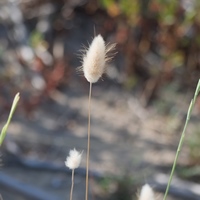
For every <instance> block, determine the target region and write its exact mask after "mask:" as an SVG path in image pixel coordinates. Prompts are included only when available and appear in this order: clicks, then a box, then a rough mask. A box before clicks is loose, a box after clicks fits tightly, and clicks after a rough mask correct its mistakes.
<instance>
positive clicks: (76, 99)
mask: <svg viewBox="0 0 200 200" xmlns="http://www.w3.org/2000/svg"><path fill="white" fill-rule="evenodd" d="M102 85H103V86H101V83H99V84H97V85H94V87H93V94H92V105H91V160H90V168H91V170H93V171H96V172H98V173H101V174H102V175H103V176H105V177H106V176H111V175H114V176H122V175H124V174H125V173H128V174H129V176H131V177H133V179H136V180H138V179H139V180H140V183H141V184H143V183H146V180H147V179H148V178H149V177H152V175H153V174H155V173H158V172H159V171H158V168H157V169H156V170H155V168H154V167H152V166H156V165H161V166H162V165H163V166H170V165H171V163H172V161H173V159H174V155H175V154H174V153H175V150H176V146H177V143H178V137H177V136H175V135H174V134H172V132H173V131H177V127H178V126H179V123H180V122H179V121H176V124H175V125H174V123H175V122H174V121H173V122H171V119H168V118H167V117H164V116H161V115H158V114H157V113H156V111H155V109H152V108H144V107H143V106H142V105H141V104H140V101H139V100H138V99H137V98H136V97H135V96H134V95H133V94H131V93H130V92H125V91H123V90H121V89H118V88H116V87H113V86H109V85H107V83H103V84H102ZM78 88H79V89H78ZM87 93H88V92H87V84H85V85H84V84H83V85H81V83H77V84H76V85H75V84H74V85H72V86H71V87H69V88H68V89H67V90H66V91H65V92H63V93H60V92H55V93H53V94H52V99H51V100H48V102H47V103H45V104H44V105H42V107H41V108H38V109H37V110H35V111H34V113H33V115H32V119H31V120H30V119H27V118H25V117H24V116H23V114H20V113H18V114H17V116H16V117H15V119H14V120H13V122H12V124H11V126H10V128H9V134H8V136H7V140H6V142H5V145H6V148H8V149H9V150H10V151H13V152H15V153H16V152H17V154H18V155H20V156H23V157H26V158H29V159H33V160H34V159H35V160H44V161H50V162H54V163H59V164H60V165H63V166H64V160H65V158H66V156H67V155H68V152H69V150H70V149H72V148H74V147H75V148H76V149H78V150H81V151H82V150H83V151H84V153H83V159H82V162H81V167H83V168H84V167H85V164H86V163H85V160H86V146H87V112H88V111H87V110H88V97H87ZM186 158H187V152H185V150H184V151H183V152H182V153H181V156H180V160H181V162H184V160H186ZM1 170H2V172H4V173H7V174H9V175H11V176H12V177H14V178H17V179H19V180H21V181H23V182H24V183H25V184H26V183H27V184H31V185H34V186H36V187H38V188H42V189H44V191H50V192H51V193H52V194H54V195H56V196H58V197H60V199H66V197H67V198H68V195H69V189H70V183H71V178H70V176H69V174H63V173H52V172H51V173H49V172H45V171H34V170H30V169H23V168H20V167H19V166H18V167H17V166H13V167H12V166H11V165H8V166H6V165H4V166H3V167H2V169H1ZM84 185H85V180H84V177H83V176H79V175H77V177H76V181H75V188H76V189H75V191H74V200H76V199H80V198H83V196H84V189H85V187H84ZM92 185H94V184H92ZM94 190H95V189H94ZM2 193H3V196H5V197H4V199H5V200H13V199H12V197H9V193H6V192H2ZM93 193H94V191H93V192H92V191H91V195H92V194H93ZM15 198H16V197H15Z"/></svg>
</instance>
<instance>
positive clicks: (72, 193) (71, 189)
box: [70, 169, 74, 200]
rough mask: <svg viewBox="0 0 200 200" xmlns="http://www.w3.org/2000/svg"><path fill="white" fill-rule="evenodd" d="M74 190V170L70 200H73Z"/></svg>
mask: <svg viewBox="0 0 200 200" xmlns="http://www.w3.org/2000/svg"><path fill="white" fill-rule="evenodd" d="M73 189H74V169H72V185H71V191H70V200H72V196H73Z"/></svg>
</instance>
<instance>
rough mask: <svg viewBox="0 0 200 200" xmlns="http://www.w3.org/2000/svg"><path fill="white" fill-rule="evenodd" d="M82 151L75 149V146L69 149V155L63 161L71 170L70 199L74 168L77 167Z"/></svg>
mask: <svg viewBox="0 0 200 200" xmlns="http://www.w3.org/2000/svg"><path fill="white" fill-rule="evenodd" d="M81 157H82V152H79V151H77V150H76V149H75V148H74V149H73V150H70V151H69V156H68V157H67V159H66V161H65V165H66V167H68V168H69V169H71V170H72V184H71V191H70V200H72V195H73V188H74V170H75V169H76V168H78V167H79V165H80V162H81Z"/></svg>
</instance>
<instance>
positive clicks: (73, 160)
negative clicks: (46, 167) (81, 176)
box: [65, 148, 82, 170]
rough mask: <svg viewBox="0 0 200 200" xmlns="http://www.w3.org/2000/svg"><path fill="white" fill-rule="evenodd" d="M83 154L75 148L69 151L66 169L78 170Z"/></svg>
mask: <svg viewBox="0 0 200 200" xmlns="http://www.w3.org/2000/svg"><path fill="white" fill-rule="evenodd" d="M81 157H82V152H79V151H77V150H76V149H75V148H74V149H73V150H70V151H69V156H68V157H67V159H66V161H65V165H66V167H69V169H72V170H73V169H76V168H78V167H79V165H80V163H81Z"/></svg>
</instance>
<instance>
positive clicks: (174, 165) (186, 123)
mask: <svg viewBox="0 0 200 200" xmlns="http://www.w3.org/2000/svg"><path fill="white" fill-rule="evenodd" d="M199 91H200V79H199V81H198V84H197V87H196V90H195V93H194V97H193V99H192V100H191V102H190V106H189V108H188V112H187V117H186V120H185V125H184V128H183V132H182V134H181V138H180V141H179V144H178V148H177V151H176V155H175V159H174V163H173V166H172V170H171V174H170V177H169V181H168V184H167V188H166V191H165V195H164V197H163V200H166V198H167V195H168V191H169V188H170V185H171V182H172V178H173V175H174V171H175V168H176V163H177V160H178V156H179V153H180V151H181V147H182V144H183V141H184V138H185V131H186V128H187V125H188V122H189V120H190V116H191V112H192V109H193V107H194V104H195V102H196V98H197V96H198V94H199Z"/></svg>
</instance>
